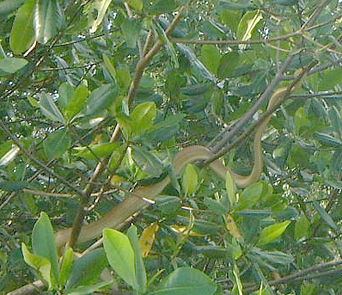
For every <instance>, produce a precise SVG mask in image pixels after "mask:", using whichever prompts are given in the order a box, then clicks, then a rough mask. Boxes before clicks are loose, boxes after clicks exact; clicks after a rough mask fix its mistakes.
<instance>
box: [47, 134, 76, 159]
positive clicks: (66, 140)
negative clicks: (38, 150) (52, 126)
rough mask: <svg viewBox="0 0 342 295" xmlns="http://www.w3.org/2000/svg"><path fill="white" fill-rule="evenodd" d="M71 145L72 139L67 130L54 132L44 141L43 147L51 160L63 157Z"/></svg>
mask: <svg viewBox="0 0 342 295" xmlns="http://www.w3.org/2000/svg"><path fill="white" fill-rule="evenodd" d="M70 145H71V137H70V135H69V133H68V130H67V129H61V130H57V131H54V132H53V133H51V134H49V136H48V137H47V138H46V139H45V140H44V142H43V147H44V151H45V154H46V156H47V157H48V158H49V159H57V158H59V157H60V156H62V155H63V154H64V153H65V152H66V150H67V149H68V148H69V146H70Z"/></svg>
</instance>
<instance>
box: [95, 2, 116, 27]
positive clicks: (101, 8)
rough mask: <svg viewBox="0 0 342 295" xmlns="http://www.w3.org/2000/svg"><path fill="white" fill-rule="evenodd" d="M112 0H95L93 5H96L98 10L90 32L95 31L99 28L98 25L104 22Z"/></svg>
mask: <svg viewBox="0 0 342 295" xmlns="http://www.w3.org/2000/svg"><path fill="white" fill-rule="evenodd" d="M111 2H112V0H103V1H101V0H96V1H94V3H93V5H94V8H95V10H96V11H97V17H96V19H95V20H94V22H93V24H92V26H91V28H90V33H94V32H95V31H96V30H97V28H98V26H99V25H100V24H101V23H102V21H103V18H104V17H105V15H106V12H107V9H108V6H109V4H110V3H111Z"/></svg>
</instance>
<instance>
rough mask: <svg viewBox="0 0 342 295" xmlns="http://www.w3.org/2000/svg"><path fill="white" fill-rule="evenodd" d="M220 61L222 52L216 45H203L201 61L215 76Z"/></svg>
mask: <svg viewBox="0 0 342 295" xmlns="http://www.w3.org/2000/svg"><path fill="white" fill-rule="evenodd" d="M220 59H221V53H220V50H219V49H218V48H217V47H216V46H215V45H203V46H202V47H201V61H202V62H203V64H204V65H205V66H206V68H207V69H208V70H209V71H211V72H212V73H213V74H215V75H216V74H217V69H218V67H219V65H220Z"/></svg>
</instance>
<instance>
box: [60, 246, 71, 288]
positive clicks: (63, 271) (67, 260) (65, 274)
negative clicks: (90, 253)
mask: <svg viewBox="0 0 342 295" xmlns="http://www.w3.org/2000/svg"><path fill="white" fill-rule="evenodd" d="M73 264H74V251H73V250H72V249H71V248H70V247H67V248H66V249H65V251H64V253H63V256H62V260H61V266H60V279H59V283H60V285H61V286H65V284H66V283H67V281H68V280H69V278H70V274H71V272H72V269H73Z"/></svg>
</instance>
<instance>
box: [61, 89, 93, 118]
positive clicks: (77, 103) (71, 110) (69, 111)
mask: <svg viewBox="0 0 342 295" xmlns="http://www.w3.org/2000/svg"><path fill="white" fill-rule="evenodd" d="M88 95H89V91H88V87H87V86H86V85H80V86H78V87H77V88H76V89H75V91H74V94H73V96H72V99H71V100H70V101H69V103H68V105H67V106H66V108H65V115H66V117H67V118H68V119H72V118H73V117H74V116H75V115H77V114H78V113H79V112H80V111H81V110H82V109H83V108H84V107H85V104H86V101H87V97H88Z"/></svg>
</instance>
